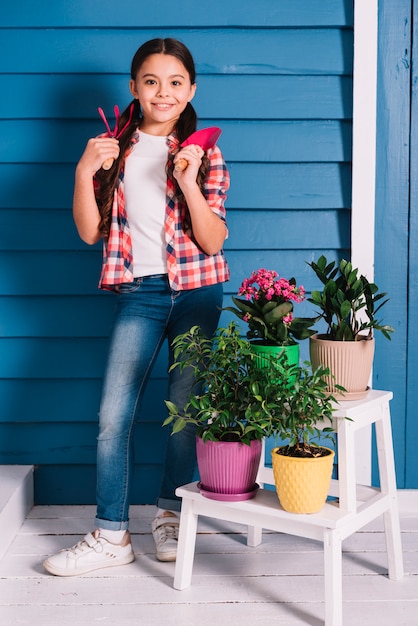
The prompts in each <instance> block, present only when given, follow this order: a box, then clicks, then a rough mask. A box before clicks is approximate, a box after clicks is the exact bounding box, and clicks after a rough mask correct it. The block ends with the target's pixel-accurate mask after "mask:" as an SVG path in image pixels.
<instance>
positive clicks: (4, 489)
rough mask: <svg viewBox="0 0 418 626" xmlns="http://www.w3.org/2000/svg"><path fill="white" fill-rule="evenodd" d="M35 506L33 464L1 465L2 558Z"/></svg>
mask: <svg viewBox="0 0 418 626" xmlns="http://www.w3.org/2000/svg"><path fill="white" fill-rule="evenodd" d="M32 507H33V465H0V559H1V558H2V557H3V555H4V553H5V552H6V550H7V549H8V547H9V545H10V544H11V542H12V541H13V539H14V538H15V536H16V534H17V533H18V532H19V529H20V527H21V525H22V524H23V522H24V521H25V518H26V516H27V514H28V513H29V511H30V510H31V508H32Z"/></svg>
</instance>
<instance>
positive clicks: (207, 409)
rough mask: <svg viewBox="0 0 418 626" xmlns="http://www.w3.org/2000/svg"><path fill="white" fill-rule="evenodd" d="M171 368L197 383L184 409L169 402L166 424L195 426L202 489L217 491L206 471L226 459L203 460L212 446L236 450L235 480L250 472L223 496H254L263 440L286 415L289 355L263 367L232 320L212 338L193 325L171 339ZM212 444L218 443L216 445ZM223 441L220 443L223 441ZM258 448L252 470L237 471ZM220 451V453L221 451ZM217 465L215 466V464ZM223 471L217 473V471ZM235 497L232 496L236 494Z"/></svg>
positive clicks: (225, 490)
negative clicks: (191, 373)
mask: <svg viewBox="0 0 418 626" xmlns="http://www.w3.org/2000/svg"><path fill="white" fill-rule="evenodd" d="M173 345H174V356H175V362H174V364H173V365H172V367H173V368H175V367H179V368H181V369H184V368H185V367H192V368H193V370H194V374H195V377H196V386H195V387H194V388H193V389H192V390H191V393H190V398H189V401H188V403H187V404H186V406H185V407H184V408H182V407H177V406H176V405H174V404H173V403H172V402H169V401H166V405H167V408H168V411H169V416H168V418H167V419H166V420H165V422H164V424H173V435H174V436H175V433H176V432H178V431H179V430H181V429H182V428H184V426H185V425H186V424H187V423H193V424H195V425H196V426H197V452H198V466H199V471H200V478H201V483H202V485H203V487H204V492H205V493H207V492H210V493H212V492H213V491H215V489H216V486H215V483H216V482H219V476H217V477H216V480H215V482H214V483H211V484H210V483H209V480H210V479H209V478H208V477H207V474H206V471H207V470H210V469H215V470H217V471H218V470H219V467H221V466H223V461H219V460H217V461H214V460H213V456H210V457H209V460H208V461H203V460H202V458H201V456H200V453H202V452H209V451H210V454H211V455H212V454H215V452H212V450H213V448H216V450H217V451H218V450H219V449H222V448H223V449H224V451H225V452H226V451H228V450H229V451H233V452H232V454H233V458H232V470H231V472H230V475H231V478H235V477H236V476H237V475H238V474H241V475H242V476H244V475H246V474H248V476H249V477H248V480H247V484H246V485H245V486H243V485H242V484H240V485H226V486H222V487H221V489H222V491H221V493H222V494H223V495H222V499H226V498H227V497H228V495H230V496H231V499H239V498H240V497H241V499H246V498H247V497H250V496H251V495H254V493H253V492H254V491H255V489H254V484H255V483H254V481H255V475H256V473H257V469H258V464H259V460H260V454H261V440H262V439H263V438H264V437H269V436H270V435H272V434H274V433H275V432H277V429H278V424H279V423H280V421H281V419H282V413H281V411H282V397H283V394H284V393H285V389H286V386H287V385H288V381H287V379H286V378H285V377H284V376H283V368H284V366H285V364H286V362H287V358H286V355H281V356H280V358H279V359H275V358H273V357H271V358H268V364H267V366H266V364H263V366H259V365H258V364H257V362H256V355H255V354H254V352H253V351H252V349H251V346H250V343H249V341H248V340H246V339H243V338H242V337H241V336H240V331H239V328H238V326H237V325H236V324H234V322H231V323H230V324H229V326H228V327H227V328H219V329H218V331H217V333H216V334H215V336H214V337H213V338H207V337H205V336H204V334H203V333H202V331H201V329H200V328H199V327H197V326H194V327H193V328H191V329H190V331H188V332H187V333H185V334H183V335H180V336H178V337H176V339H175V340H174V342H173ZM212 444H214V445H212ZM219 444H221V445H219ZM250 449H251V450H253V449H254V450H255V456H256V458H255V460H252V462H251V464H252V468H251V471H249V470H247V469H243V470H242V472H239V471H238V455H240V456H241V455H243V456H246V457H247V456H248V455H249V454H250ZM217 451H216V454H217ZM215 466H216V467H215ZM218 473H219V472H218ZM232 496H233V497H232Z"/></svg>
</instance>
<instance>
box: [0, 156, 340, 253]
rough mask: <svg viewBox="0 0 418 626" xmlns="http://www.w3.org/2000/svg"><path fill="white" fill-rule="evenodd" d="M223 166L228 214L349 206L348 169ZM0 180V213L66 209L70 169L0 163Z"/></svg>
mask: <svg viewBox="0 0 418 626" xmlns="http://www.w3.org/2000/svg"><path fill="white" fill-rule="evenodd" d="M228 167H229V170H230V174H231V187H230V190H229V192H228V203H227V206H228V208H231V209H232V208H236V209H258V208H260V209H339V208H344V209H347V208H349V207H350V205H351V168H350V166H349V164H339V163H280V162H278V163H271V162H269V163H231V162H228ZM0 178H2V180H4V181H6V184H5V185H3V188H2V194H1V196H0V208H4V209H22V208H28V209H29V208H30V209H69V208H70V207H71V205H72V194H73V180H74V173H73V167H72V166H70V165H61V164H59V165H52V164H51V165H44V164H31V165H30V164H14V165H9V164H0ZM23 180H24V181H25V184H24V185H22V184H21V181H23ZM45 180H48V185H45ZM61 218H62V219H65V220H67V216H64V217H63V216H61ZM56 219H57V220H58V219H59V216H56ZM67 223H68V224H69V228H71V229H72V228H73V226H72V225H71V224H70V222H69V220H68V221H67ZM22 226H24V222H23V223H22ZM62 235H63V233H61V234H60V235H59V236H60V237H62ZM34 245H36V244H35V242H34ZM51 247H52V248H53V245H52V241H51ZM77 247H78V246H77Z"/></svg>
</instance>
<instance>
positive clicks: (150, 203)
mask: <svg viewBox="0 0 418 626" xmlns="http://www.w3.org/2000/svg"><path fill="white" fill-rule="evenodd" d="M167 159H168V146H167V137H159V136H155V135H147V134H146V133H143V132H141V131H140V133H139V141H138V142H137V143H136V144H134V147H133V150H132V152H131V154H130V155H129V156H128V158H127V159H126V162H125V177H124V184H125V209H126V214H127V217H128V222H129V229H130V232H131V237H132V252H133V260H134V276H149V275H151V274H166V273H167V261H166V246H165V239H164V221H165V211H166V187H167V174H166V165H167Z"/></svg>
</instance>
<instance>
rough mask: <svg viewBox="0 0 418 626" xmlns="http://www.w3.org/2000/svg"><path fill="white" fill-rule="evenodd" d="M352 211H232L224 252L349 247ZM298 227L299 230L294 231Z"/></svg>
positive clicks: (229, 215) (229, 216) (229, 217)
mask: <svg viewBox="0 0 418 626" xmlns="http://www.w3.org/2000/svg"><path fill="white" fill-rule="evenodd" d="M350 217H351V215H350V212H349V211H322V210H320V209H317V210H314V211H307V210H298V211H296V210H293V211H262V210H253V211H235V210H234V211H229V214H228V227H229V231H230V234H229V237H228V239H227V241H226V242H225V250H226V251H227V252H229V251H230V250H245V249H247V250H257V249H261V250H268V249H270V250H275V249H277V248H278V246H280V248H281V250H295V249H298V248H299V249H301V250H302V249H304V248H305V249H310V248H311V246H313V245H315V246H317V247H326V246H330V245H332V246H333V247H335V248H348V247H349V246H350ZM295 224H297V225H298V226H297V228H295Z"/></svg>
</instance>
